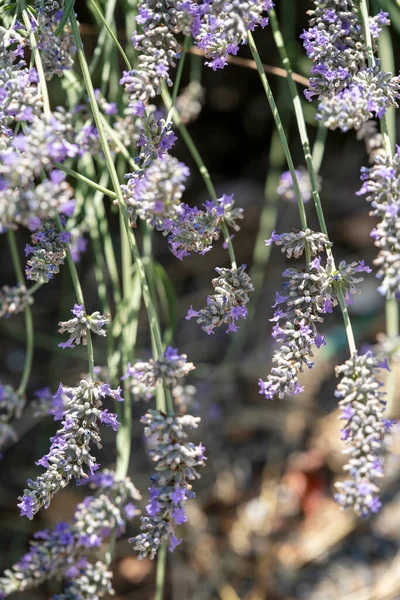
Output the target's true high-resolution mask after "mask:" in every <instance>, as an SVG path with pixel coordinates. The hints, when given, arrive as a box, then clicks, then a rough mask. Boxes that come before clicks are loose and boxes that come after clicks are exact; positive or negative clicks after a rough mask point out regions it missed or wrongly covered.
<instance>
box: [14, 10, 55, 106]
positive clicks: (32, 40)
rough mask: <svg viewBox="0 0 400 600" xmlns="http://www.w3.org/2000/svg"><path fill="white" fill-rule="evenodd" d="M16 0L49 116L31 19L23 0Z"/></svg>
mask: <svg viewBox="0 0 400 600" xmlns="http://www.w3.org/2000/svg"><path fill="white" fill-rule="evenodd" d="M18 1H19V4H20V6H21V8H22V20H23V21H24V24H25V27H26V29H27V32H28V35H29V40H30V43H31V48H32V55H33V58H34V61H35V65H36V70H37V73H38V77H39V82H40V91H41V94H42V96H43V110H44V114H45V115H46V116H49V115H51V109H50V99H49V93H48V90H47V84H46V76H45V74H44V69H43V64H42V59H41V58H40V53H39V50H38V47H37V43H36V38H35V34H34V33H33V31H32V26H31V21H30V18H29V14H28V11H27V9H26V4H25V0H18Z"/></svg>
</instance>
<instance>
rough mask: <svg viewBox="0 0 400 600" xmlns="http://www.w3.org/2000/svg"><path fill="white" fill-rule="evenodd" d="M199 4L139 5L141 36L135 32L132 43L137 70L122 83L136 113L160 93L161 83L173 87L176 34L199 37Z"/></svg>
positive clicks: (144, 0) (146, 0) (148, 0)
mask: <svg viewBox="0 0 400 600" xmlns="http://www.w3.org/2000/svg"><path fill="white" fill-rule="evenodd" d="M197 8H198V7H197V5H196V4H189V3H187V2H182V1H179V2H170V1H169V0H168V1H167V2H162V3H161V2H158V1H157V0H141V1H140V2H138V12H139V14H138V16H137V17H136V22H137V23H138V24H139V25H140V27H141V29H142V33H140V34H138V33H137V32H135V33H134V35H133V38H132V42H133V45H134V48H135V49H136V50H137V52H138V62H137V68H136V69H133V70H132V71H125V72H124V75H123V77H122V79H121V81H120V83H121V84H123V85H124V86H125V91H126V92H127V93H128V94H129V96H130V105H129V106H130V107H131V108H133V109H134V110H135V109H136V107H137V104H138V102H140V103H142V102H144V103H147V102H148V100H149V99H150V98H154V96H157V95H158V94H160V93H161V82H162V81H165V82H166V83H167V84H168V85H172V82H171V79H170V77H169V69H170V68H171V67H174V66H175V61H176V59H177V58H178V57H179V54H180V46H179V44H178V42H177V41H176V38H175V35H176V34H179V33H181V32H183V33H184V34H185V35H190V34H191V33H192V34H193V35H195V34H196V32H197V29H198V26H197V22H198V15H197Z"/></svg>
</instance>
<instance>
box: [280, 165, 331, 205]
mask: <svg viewBox="0 0 400 600" xmlns="http://www.w3.org/2000/svg"><path fill="white" fill-rule="evenodd" d="M295 173H296V177H297V181H298V184H299V188H300V193H301V198H302V200H303V202H304V203H307V202H309V201H310V200H311V198H312V188H311V182H310V175H309V174H308V171H307V169H305V168H304V167H298V168H297V169H295ZM317 180H318V185H319V187H318V189H320V187H321V186H320V181H321V178H320V177H318V176H317ZM276 193H277V194H278V196H280V197H281V198H282V200H287V201H288V202H297V198H296V193H295V191H294V187H293V180H292V175H291V173H290V171H284V172H283V173H282V175H281V177H280V179H279V185H278V187H277V190H276Z"/></svg>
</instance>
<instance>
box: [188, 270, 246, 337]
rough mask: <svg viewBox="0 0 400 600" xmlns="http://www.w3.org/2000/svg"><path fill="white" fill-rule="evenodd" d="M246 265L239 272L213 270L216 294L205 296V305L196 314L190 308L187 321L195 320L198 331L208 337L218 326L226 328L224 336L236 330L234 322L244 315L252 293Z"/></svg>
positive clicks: (244, 316) (243, 317)
mask: <svg viewBox="0 0 400 600" xmlns="http://www.w3.org/2000/svg"><path fill="white" fill-rule="evenodd" d="M245 269H246V265H242V266H241V267H239V268H238V269H224V268H216V269H215V270H216V271H217V273H218V277H216V278H215V279H213V280H212V282H211V283H212V284H213V286H214V289H215V293H214V294H213V295H212V296H208V297H207V306H206V307H205V308H202V309H201V310H199V311H196V310H193V308H192V307H190V309H189V311H188V314H187V316H186V319H187V320H189V319H191V318H192V317H196V320H197V322H198V323H199V324H200V325H201V328H202V329H203V330H204V331H205V332H206V333H208V335H210V334H211V333H214V329H215V328H216V327H219V326H220V325H228V329H227V331H226V332H227V333H229V332H231V331H237V330H238V326H237V325H236V323H235V321H237V320H238V319H239V318H242V319H245V318H246V316H247V308H246V304H247V303H248V301H249V293H250V292H252V291H253V289H254V288H253V285H252V283H251V281H250V277H249V276H248V275H247V273H246V270H245Z"/></svg>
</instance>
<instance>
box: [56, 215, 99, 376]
mask: <svg viewBox="0 0 400 600" xmlns="http://www.w3.org/2000/svg"><path fill="white" fill-rule="evenodd" d="M56 223H57V226H58V229H59V230H60V231H64V228H63V226H62V223H61V220H60V217H59V216H57V217H56ZM65 252H66V255H67V263H68V268H69V272H70V274H71V279H72V284H73V286H74V290H75V295H76V299H77V301H78V304H81V305H82V306H83V307H84V310H85V312H86V308H85V301H84V299H83V292H82V287H81V282H80V281H79V275H78V271H77V270H76V266H75V263H74V261H73V258H72V256H71V249H70V246H69V244H65ZM86 342H87V353H88V362H89V379H90V381H94V355H93V344H92V336H91V334H90V329H88V330H87V333H86Z"/></svg>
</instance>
